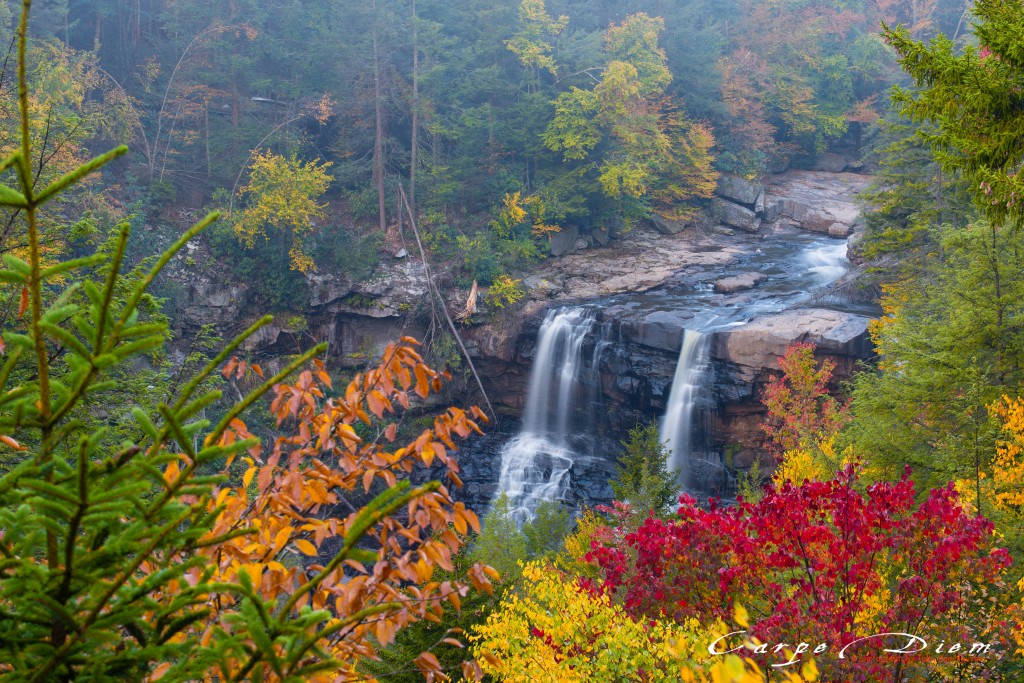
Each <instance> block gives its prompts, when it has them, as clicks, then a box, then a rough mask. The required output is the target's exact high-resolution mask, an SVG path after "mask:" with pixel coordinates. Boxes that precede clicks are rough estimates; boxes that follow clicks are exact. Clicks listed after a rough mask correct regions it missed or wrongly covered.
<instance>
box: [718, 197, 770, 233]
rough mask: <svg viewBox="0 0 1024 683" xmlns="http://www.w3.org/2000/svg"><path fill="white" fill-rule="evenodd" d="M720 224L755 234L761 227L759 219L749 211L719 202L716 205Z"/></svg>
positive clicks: (728, 203) (730, 203) (735, 205)
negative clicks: (720, 219)
mask: <svg viewBox="0 0 1024 683" xmlns="http://www.w3.org/2000/svg"><path fill="white" fill-rule="evenodd" d="M717 208H718V211H719V212H720V214H721V218H722V222H723V223H725V224H726V225H731V226H732V227H734V228H739V229H740V230H746V231H747V232H757V231H758V229H759V228H760V227H761V219H760V218H758V217H757V214H755V213H754V212H753V211H751V210H750V209H747V208H744V207H742V206H740V205H739V204H733V203H732V202H725V201H719V202H718V205H717Z"/></svg>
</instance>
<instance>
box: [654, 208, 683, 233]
mask: <svg viewBox="0 0 1024 683" xmlns="http://www.w3.org/2000/svg"><path fill="white" fill-rule="evenodd" d="M651 225H653V226H654V229H655V230H657V231H658V232H660V233H661V234H662V235H675V234H676V233H678V232H682V230H683V228H685V227H686V223H683V222H682V221H674V220H671V219H669V218H665V217H664V216H662V215H661V214H658V213H652V214H651Z"/></svg>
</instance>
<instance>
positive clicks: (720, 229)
mask: <svg viewBox="0 0 1024 683" xmlns="http://www.w3.org/2000/svg"><path fill="white" fill-rule="evenodd" d="M711 232H713V233H715V234H716V235H725V236H726V237H732V236H733V235H735V234H736V231H735V230H733V229H732V228H727V227H725V226H724V225H716V226H715V227H713V228H711Z"/></svg>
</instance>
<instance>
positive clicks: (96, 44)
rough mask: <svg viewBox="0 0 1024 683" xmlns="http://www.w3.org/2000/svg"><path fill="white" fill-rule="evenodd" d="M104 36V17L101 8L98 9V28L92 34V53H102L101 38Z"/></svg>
mask: <svg viewBox="0 0 1024 683" xmlns="http://www.w3.org/2000/svg"><path fill="white" fill-rule="evenodd" d="M102 34H103V17H102V16H100V10H99V8H97V9H96V28H95V29H94V30H93V34H92V51H93V52H95V53H96V54H99V53H100V37H101V36H102Z"/></svg>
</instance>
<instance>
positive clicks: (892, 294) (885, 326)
mask: <svg viewBox="0 0 1024 683" xmlns="http://www.w3.org/2000/svg"><path fill="white" fill-rule="evenodd" d="M909 299H910V289H909V288H907V287H901V286H900V284H899V283H887V284H883V285H882V298H881V305H882V313H883V315H882V316H881V317H880V318H878V319H877V320H872V321H870V322H869V323H868V332H869V333H870V334H871V341H872V342H874V344H875V348H876V349H877V351H878V355H879V357H880V358H881V360H880V361H879V364H878V367H879V369H881V370H883V371H888V370H893V369H894V368H892V367H890V366H889V365H888V364H886V362H885V356H886V348H887V347H888V341H889V335H888V331H889V328H891V327H892V325H893V324H894V323H895V322H896V321H897V319H898V318H899V315H900V312H901V311H902V310H903V307H904V306H905V305H906V304H907V301H908V300H909Z"/></svg>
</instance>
